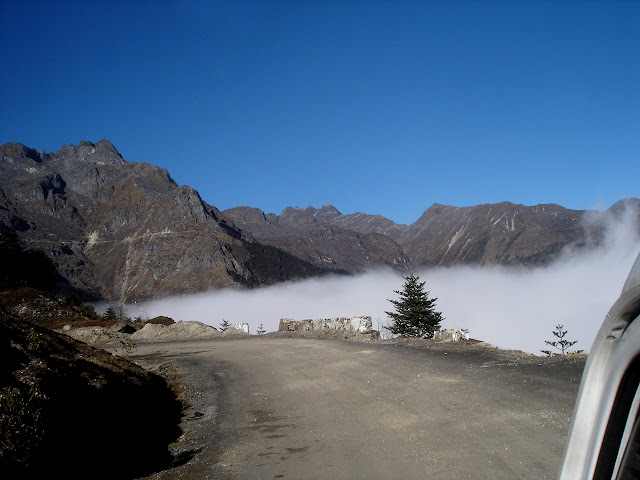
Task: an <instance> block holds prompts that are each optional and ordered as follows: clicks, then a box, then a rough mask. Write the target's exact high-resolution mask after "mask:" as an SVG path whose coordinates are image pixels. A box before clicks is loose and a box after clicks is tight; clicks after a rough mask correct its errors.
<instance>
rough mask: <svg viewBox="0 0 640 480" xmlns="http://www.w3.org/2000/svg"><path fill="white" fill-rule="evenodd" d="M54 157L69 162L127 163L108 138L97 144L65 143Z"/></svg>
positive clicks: (85, 142) (83, 142) (117, 164)
mask: <svg viewBox="0 0 640 480" xmlns="http://www.w3.org/2000/svg"><path fill="white" fill-rule="evenodd" d="M54 157H56V158H57V159H60V160H63V161H67V162H69V161H70V162H74V161H78V160H80V161H82V162H89V163H94V164H97V165H113V166H120V165H124V164H125V163H127V161H126V160H125V159H124V158H122V155H120V152H118V150H117V149H116V148H115V147H114V146H113V145H112V143H111V142H110V141H109V140H106V139H103V140H100V141H99V142H97V143H95V144H94V143H91V142H88V141H81V142H78V145H65V146H63V147H62V148H60V149H59V150H58V151H56V152H55V154H54Z"/></svg>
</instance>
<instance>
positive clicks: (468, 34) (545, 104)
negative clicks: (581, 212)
mask: <svg viewBox="0 0 640 480" xmlns="http://www.w3.org/2000/svg"><path fill="white" fill-rule="evenodd" d="M0 55H1V57H0V64H1V65H2V67H3V68H2V71H1V72H0V95H1V97H0V100H1V105H2V115H0V143H4V142H5V141H18V142H22V143H24V144H26V145H28V146H30V147H33V148H36V149H38V150H42V149H43V150H46V151H55V150H57V149H58V148H59V147H61V146H62V145H64V144H69V143H73V144H76V143H77V142H79V141H81V140H89V141H93V142H96V141H98V140H100V139H102V138H108V139H109V140H111V141H112V143H113V144H114V145H115V146H116V148H118V150H119V151H120V152H121V153H122V155H123V156H124V157H125V159H127V160H129V161H146V162H150V163H153V164H156V165H159V166H161V167H164V168H167V169H168V170H169V172H170V173H171V175H172V176H173V178H174V179H175V180H176V181H177V182H178V183H180V184H186V185H190V186H192V187H194V188H196V189H197V190H198V191H199V192H200V194H201V195H202V197H203V198H204V200H205V201H207V202H208V203H210V204H212V205H214V206H216V207H218V208H220V209H226V208H230V207H234V206H239V205H249V206H253V207H258V208H260V209H262V210H265V211H266V212H274V213H280V211H281V210H282V209H283V208H285V207H286V206H298V207H306V206H307V205H313V206H316V207H320V206H321V205H322V204H323V203H331V204H333V205H335V206H336V207H337V208H338V209H339V210H340V211H341V212H343V213H353V212H356V211H363V212H366V213H373V214H381V215H385V216H386V217H389V218H391V219H392V220H394V221H396V222H398V223H411V222H413V221H415V220H416V219H417V218H418V217H419V216H420V214H421V213H422V212H423V211H424V210H425V209H426V208H427V207H429V206H430V205H431V204H433V203H436V202H437V203H443V204H449V205H456V206H466V205H476V204H480V203H494V202H500V201H505V200H508V201H511V202H514V203H524V204H526V205H534V204H538V203H558V204H561V205H564V206H566V207H569V208H576V209H586V208H592V207H608V206H610V205H611V204H612V203H614V202H615V201H617V200H619V199H621V198H624V197H640V2H637V1H627V2H624V1H603V2H597V1H589V2H587V1H575V2H561V1H539V2H535V1H522V2H518V1H495V2H484V1H467V2H463V1H450V2H437V1H414V2H409V1H407V2H402V1H369V2H366V1H346V2H338V1H335V2H331V1H316V2H303V1H258V2H242V1H229V2H216V1H206V2H197V1H180V0H177V1H167V2H162V1H150V0H149V1H135V0H133V1H124V0H123V1H111V2H101V1H83V2H71V1H64V2H63V1H56V0H49V1H42V2H33V1H29V0H17V1H16V0H0Z"/></svg>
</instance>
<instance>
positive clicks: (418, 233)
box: [230, 199, 640, 268]
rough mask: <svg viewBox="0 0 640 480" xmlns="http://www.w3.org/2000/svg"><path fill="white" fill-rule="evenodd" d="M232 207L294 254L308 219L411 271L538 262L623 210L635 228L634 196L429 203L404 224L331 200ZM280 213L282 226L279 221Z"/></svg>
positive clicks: (639, 213) (596, 236)
mask: <svg viewBox="0 0 640 480" xmlns="http://www.w3.org/2000/svg"><path fill="white" fill-rule="evenodd" d="M243 208H244V207H243ZM232 210H233V211H231V212H230V213H231V214H230V216H231V217H232V218H234V221H236V222H237V221H240V223H239V225H243V228H246V229H248V230H249V231H250V232H255V233H256V234H257V235H261V237H260V238H268V240H267V241H268V242H269V243H270V244H272V245H278V246H281V247H282V248H285V249H287V251H290V252H291V253H293V254H295V255H299V256H301V253H300V250H299V249H296V248H291V247H290V246H288V245H287V242H289V241H291V239H292V238H293V236H294V235H295V234H291V233H288V232H293V231H296V229H304V228H305V226H308V225H310V224H313V222H314V221H315V222H316V224H322V225H324V226H325V228H331V227H333V228H337V229H340V230H341V231H343V232H349V231H350V232H356V233H357V234H359V235H363V236H368V235H384V236H388V237H389V238H392V239H393V240H394V241H395V242H396V244H397V245H399V246H400V247H401V249H402V252H403V253H404V254H405V255H406V257H405V258H406V259H408V262H409V263H408V264H407V263H406V260H405V262H403V263H402V265H403V266H406V265H410V266H411V267H412V268H418V267H428V266H450V265H456V264H475V265H488V264H500V265H519V266H522V265H544V264H548V263H549V262H551V261H553V260H555V259H556V258H558V256H559V255H560V254H561V253H562V252H565V251H571V250H575V249H581V248H589V247H593V246H596V245H598V244H599V243H600V242H601V241H602V239H603V238H604V237H603V236H604V231H605V229H606V225H607V224H608V223H610V222H611V221H621V219H622V217H623V216H624V215H629V216H630V217H631V218H632V221H633V222H635V225H636V229H638V226H640V200H638V199H626V200H621V201H620V202H618V203H616V204H615V205H613V206H612V207H611V208H609V209H608V210H606V211H604V212H597V211H584V210H569V209H566V208H564V207H561V206H560V205H553V204H546V205H536V206H525V205H517V204H513V203H510V202H503V203H499V204H487V205H477V206H473V207H453V206H446V205H439V204H434V205H432V206H431V207H429V208H428V209H427V210H426V211H425V212H424V214H423V215H422V216H421V217H420V218H419V219H418V220H417V221H416V222H414V223H412V224H411V225H398V224H396V223H394V222H393V221H391V220H389V219H387V218H385V217H382V216H380V215H368V214H365V213H361V212H358V213H353V214H349V215H342V214H341V213H340V212H339V211H338V210H337V209H336V208H335V207H333V206H331V205H324V206H323V207H322V208H320V209H315V208H313V207H307V208H306V209H304V210H300V209H291V208H288V209H286V210H285V211H284V212H283V214H282V216H281V217H277V216H276V215H273V214H267V215H265V214H263V213H262V212H261V211H259V210H258V211H256V212H254V216H253V217H252V218H245V217H243V216H242V215H240V217H238V218H236V215H239V213H238V211H237V210H235V209H232ZM285 218H286V220H287V223H286V224H284V222H283V221H282V220H283V219H285ZM265 224H269V227H267V226H265ZM306 234H307V236H308V237H309V238H307V239H306V244H307V245H308V244H311V243H312V242H313V241H314V240H315V239H317V232H316V236H314V232H313V230H310V229H307V230H306ZM285 245H286V246H285ZM380 264H383V263H380ZM392 264H393V263H392Z"/></svg>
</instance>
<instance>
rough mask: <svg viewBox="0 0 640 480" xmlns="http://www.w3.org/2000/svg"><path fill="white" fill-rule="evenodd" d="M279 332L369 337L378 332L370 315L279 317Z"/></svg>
mask: <svg viewBox="0 0 640 480" xmlns="http://www.w3.org/2000/svg"><path fill="white" fill-rule="evenodd" d="M278 331H280V332H314V333H323V334H326V335H336V336H338V335H340V336H345V337H370V338H371V339H377V338H379V337H380V333H379V332H378V331H376V330H373V328H372V322H371V317H365V316H360V317H350V318H349V317H337V318H318V319H315V320H310V319H307V320H293V319H291V318H282V319H280V326H279V328H278Z"/></svg>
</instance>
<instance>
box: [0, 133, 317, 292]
mask: <svg viewBox="0 0 640 480" xmlns="http://www.w3.org/2000/svg"><path fill="white" fill-rule="evenodd" d="M0 230H4V231H14V232H17V233H18V235H19V237H20V239H21V240H22V241H24V242H26V243H27V244H28V245H29V246H30V247H34V248H40V249H42V250H44V251H45V252H46V253H47V254H49V255H50V256H52V258H53V259H54V262H55V263H56V266H57V268H58V270H59V272H60V273H61V275H62V276H63V277H65V278H66V279H68V281H69V282H70V283H71V284H72V285H73V286H75V287H76V288H78V289H79V290H81V291H83V292H85V293H89V294H91V295H93V296H94V297H95V298H104V299H107V300H120V301H127V300H128V301H130V300H133V299H138V298H151V297H157V296H163V295H169V294H175V293H186V292H197V291H202V290H206V289H209V288H220V287H228V286H238V285H261V284H268V283H273V282H277V281H282V280H286V279H289V278H295V277H298V276H301V277H304V276H308V275H313V274H318V273H321V270H320V269H318V268H317V267H313V266H312V265H310V264H308V263H305V262H303V261H301V260H299V259H297V258H295V257H292V256H291V255H288V254H286V253H284V252H282V251H280V250H278V249H275V248H273V247H266V246H263V245H260V244H258V243H257V242H255V240H254V238H253V237H251V236H250V235H249V234H243V233H242V232H240V231H239V230H238V229H237V228H235V227H234V226H233V224H232V223H231V222H230V221H227V219H226V218H225V217H224V216H223V215H222V214H221V213H220V212H219V211H218V210H217V209H216V208H215V207H212V206H210V205H208V204H206V203H205V202H204V201H203V200H202V199H201V198H200V196H199V195H198V192H196V191H195V190H193V189H192V188H190V187H187V186H179V185H177V184H176V183H175V182H174V181H173V179H172V178H171V177H170V175H169V173H168V172H167V171H166V170H165V169H162V168H159V167H156V166H154V165H150V164H148V163H129V162H127V161H125V160H124V159H123V158H122V156H121V155H120V154H119V153H118V151H117V150H116V149H115V147H113V145H111V143H110V142H109V141H107V140H101V141H99V142H97V143H96V144H92V143H90V142H80V143H79V144H78V145H77V146H73V145H68V146H65V147H62V148H61V149H60V150H58V151H57V152H55V153H53V154H46V153H44V152H41V153H37V152H35V150H33V149H29V148H27V147H25V146H23V145H21V144H16V143H9V144H5V145H3V146H1V147H0ZM267 258H268V262H267V261H265V259H267Z"/></svg>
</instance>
